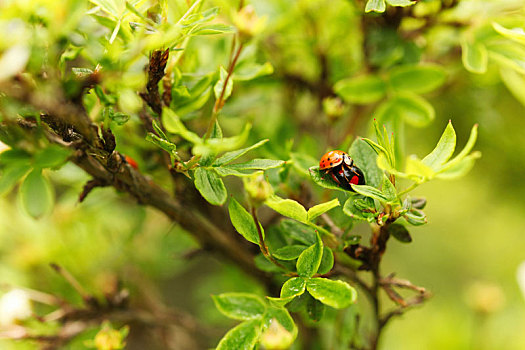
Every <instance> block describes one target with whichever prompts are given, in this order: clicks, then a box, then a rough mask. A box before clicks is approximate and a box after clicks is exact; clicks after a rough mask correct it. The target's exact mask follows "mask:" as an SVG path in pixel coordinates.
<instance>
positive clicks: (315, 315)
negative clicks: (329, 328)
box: [306, 293, 325, 322]
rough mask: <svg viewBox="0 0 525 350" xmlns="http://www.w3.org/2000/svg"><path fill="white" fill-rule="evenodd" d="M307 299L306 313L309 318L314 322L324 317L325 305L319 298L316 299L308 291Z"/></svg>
mask: <svg viewBox="0 0 525 350" xmlns="http://www.w3.org/2000/svg"><path fill="white" fill-rule="evenodd" d="M307 295H308V298H307V299H306V314H307V315H308V318H309V319H310V320H312V321H314V322H319V321H321V319H322V318H323V315H324V310H325V306H324V304H323V303H321V302H320V301H319V300H317V299H314V298H313V297H312V296H311V295H310V293H307Z"/></svg>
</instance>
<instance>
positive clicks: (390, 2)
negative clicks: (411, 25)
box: [386, 0, 416, 7]
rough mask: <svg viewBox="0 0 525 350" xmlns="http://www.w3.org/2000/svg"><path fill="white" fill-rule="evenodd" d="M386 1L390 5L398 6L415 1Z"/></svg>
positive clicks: (412, 3) (408, 4) (411, 3)
mask: <svg viewBox="0 0 525 350" xmlns="http://www.w3.org/2000/svg"><path fill="white" fill-rule="evenodd" d="M386 2H387V4H389V5H390V6H399V7H405V6H411V5H414V4H415V3H416V1H411V0H386Z"/></svg>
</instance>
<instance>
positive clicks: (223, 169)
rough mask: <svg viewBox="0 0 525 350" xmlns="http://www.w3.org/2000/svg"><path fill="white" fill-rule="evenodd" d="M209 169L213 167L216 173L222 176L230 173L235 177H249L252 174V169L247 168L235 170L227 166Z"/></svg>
mask: <svg viewBox="0 0 525 350" xmlns="http://www.w3.org/2000/svg"><path fill="white" fill-rule="evenodd" d="M211 169H213V170H214V171H215V172H216V173H217V174H219V175H220V176H222V177H224V176H230V175H232V176H237V177H249V176H252V175H253V173H254V172H253V171H249V170H236V169H230V168H227V167H212V168H211Z"/></svg>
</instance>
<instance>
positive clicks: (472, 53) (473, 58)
mask: <svg viewBox="0 0 525 350" xmlns="http://www.w3.org/2000/svg"><path fill="white" fill-rule="evenodd" d="M461 60H462V61H463V66H465V68H466V69H467V70H468V71H469V72H471V73H477V74H483V73H485V72H486V71H487V65H488V53H487V48H486V47H485V45H483V44H481V43H471V42H469V41H467V40H463V41H462V42H461Z"/></svg>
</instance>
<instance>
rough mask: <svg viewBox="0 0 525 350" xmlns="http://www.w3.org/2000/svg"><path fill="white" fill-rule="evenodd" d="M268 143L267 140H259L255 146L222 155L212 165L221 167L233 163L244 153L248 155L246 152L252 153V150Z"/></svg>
mask: <svg viewBox="0 0 525 350" xmlns="http://www.w3.org/2000/svg"><path fill="white" fill-rule="evenodd" d="M268 141H269V140H268V139H265V140H261V141H259V142H257V143H256V144H253V145H251V146H250V147H246V148H242V149H238V150H236V151H231V152H227V153H224V154H223V155H222V156H221V157H219V158H217V159H216V160H215V162H213V165H214V166H221V165H224V164H228V163H230V162H232V161H234V160H235V159H237V158H239V157H242V156H243V155H245V154H246V153H248V152H250V151H252V150H254V149H256V148H259V147H261V146H262V145H264V144H265V143H266V142H268Z"/></svg>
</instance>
